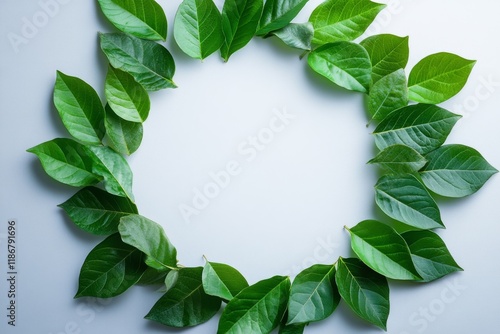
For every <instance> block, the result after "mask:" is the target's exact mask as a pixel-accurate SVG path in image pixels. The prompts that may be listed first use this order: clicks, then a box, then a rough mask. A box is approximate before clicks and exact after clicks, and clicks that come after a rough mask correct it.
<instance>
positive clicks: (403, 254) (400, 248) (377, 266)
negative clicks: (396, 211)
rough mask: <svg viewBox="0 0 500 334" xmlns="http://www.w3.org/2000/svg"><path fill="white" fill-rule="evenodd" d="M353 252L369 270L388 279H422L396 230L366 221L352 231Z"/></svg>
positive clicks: (350, 230) (375, 222) (372, 221)
mask: <svg viewBox="0 0 500 334" xmlns="http://www.w3.org/2000/svg"><path fill="white" fill-rule="evenodd" d="M348 231H349V233H350V234H351V247H352V250H353V251H354V252H355V253H356V255H358V256H359V258H360V260H361V261H363V262H364V263H365V264H366V265H367V266H368V267H370V268H371V269H373V270H375V271H376V272H377V273H379V274H381V275H384V276H385V277H387V278H392V279H397V280H411V281H414V280H417V281H419V280H422V277H420V275H419V274H418V272H417V270H416V269H415V266H414V265H413V261H412V259H411V254H410V250H409V249H408V245H406V242H405V240H404V239H403V237H401V235H399V234H398V233H397V232H396V231H395V230H394V229H393V228H392V227H390V226H387V225H385V224H383V223H380V222H378V221H375V220H365V221H362V222H361V223H359V224H358V225H356V226H354V227H353V228H351V229H349V230H348Z"/></svg>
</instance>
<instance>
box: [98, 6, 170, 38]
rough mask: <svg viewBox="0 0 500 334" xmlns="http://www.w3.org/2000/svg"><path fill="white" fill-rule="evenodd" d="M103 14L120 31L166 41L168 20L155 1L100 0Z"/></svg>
mask: <svg viewBox="0 0 500 334" xmlns="http://www.w3.org/2000/svg"><path fill="white" fill-rule="evenodd" d="M98 1H99V5H100V6H101V10H102V12H103V14H104V15H105V16H106V17H107V18H108V20H109V21H111V23H113V25H114V26H115V27H116V28H118V29H119V30H121V31H123V32H126V33H129V34H131V35H134V36H135V37H139V38H144V39H151V40H165V39H166V38H167V18H166V17H165V12H164V11H163V9H162V8H161V6H160V5H159V4H158V3H156V1H154V0H98Z"/></svg>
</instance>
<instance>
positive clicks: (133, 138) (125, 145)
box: [104, 105, 143, 155]
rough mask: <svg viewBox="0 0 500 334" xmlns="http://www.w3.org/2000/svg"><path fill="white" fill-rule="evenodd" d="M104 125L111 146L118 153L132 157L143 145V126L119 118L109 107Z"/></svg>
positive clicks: (107, 107)
mask: <svg viewBox="0 0 500 334" xmlns="http://www.w3.org/2000/svg"><path fill="white" fill-rule="evenodd" d="M104 124H105V126H106V134H107V135H108V138H109V141H110V146H111V147H112V148H113V149H114V150H115V151H117V152H118V153H121V154H126V155H131V154H132V153H134V152H135V151H136V150H137V149H138V148H139V146H140V145H141V142H142V135H143V127H142V124H141V123H135V122H129V121H126V120H124V119H122V118H120V117H118V116H117V115H116V114H115V112H114V111H113V110H111V107H110V106H109V105H107V106H106V119H105V120H104Z"/></svg>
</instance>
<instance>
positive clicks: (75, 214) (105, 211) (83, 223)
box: [59, 187, 137, 235]
mask: <svg viewBox="0 0 500 334" xmlns="http://www.w3.org/2000/svg"><path fill="white" fill-rule="evenodd" d="M59 207H61V208H62V209H63V210H64V211H65V212H66V214H67V215H68V216H69V218H70V219H71V220H72V221H73V222H74V223H75V224H76V225H77V226H78V227H79V228H81V229H82V230H84V231H87V232H89V233H92V234H97V235H109V234H112V233H116V232H118V224H119V223H120V218H121V217H123V216H127V215H129V214H134V213H137V207H136V206H135V204H134V203H132V202H131V201H130V200H129V199H128V198H125V197H119V196H114V195H111V194H109V193H107V192H105V191H103V190H101V189H99V188H95V187H86V188H84V189H82V190H80V191H78V192H77V193H76V194H75V195H73V196H72V197H71V198H70V199H69V200H67V201H66V202H64V203H62V204H60V205H59Z"/></svg>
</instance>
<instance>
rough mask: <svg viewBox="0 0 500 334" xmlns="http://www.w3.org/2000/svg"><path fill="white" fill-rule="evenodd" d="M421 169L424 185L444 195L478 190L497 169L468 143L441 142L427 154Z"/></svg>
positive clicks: (457, 194) (458, 195)
mask: <svg viewBox="0 0 500 334" xmlns="http://www.w3.org/2000/svg"><path fill="white" fill-rule="evenodd" d="M426 158H427V159H428V160H429V163H428V164H427V166H425V168H424V169H423V170H422V172H421V177H422V181H423V182H424V184H425V186H426V187H427V188H429V189H430V190H432V191H433V192H435V193H436V194H439V195H441V196H446V197H464V196H468V195H471V194H473V193H475V192H476V191H478V190H479V189H480V188H481V187H482V186H483V185H484V184H485V183H486V181H488V180H489V178H490V177H491V176H492V175H493V174H495V173H497V172H498V171H497V170H496V169H495V168H494V167H493V166H491V165H490V164H489V163H488V162H487V161H486V160H485V159H484V158H483V156H482V155H481V154H480V153H479V152H478V151H476V150H475V149H473V148H471V147H467V146H464V145H445V146H442V147H440V148H438V149H437V150H435V151H432V152H431V153H429V154H427V156H426Z"/></svg>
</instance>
